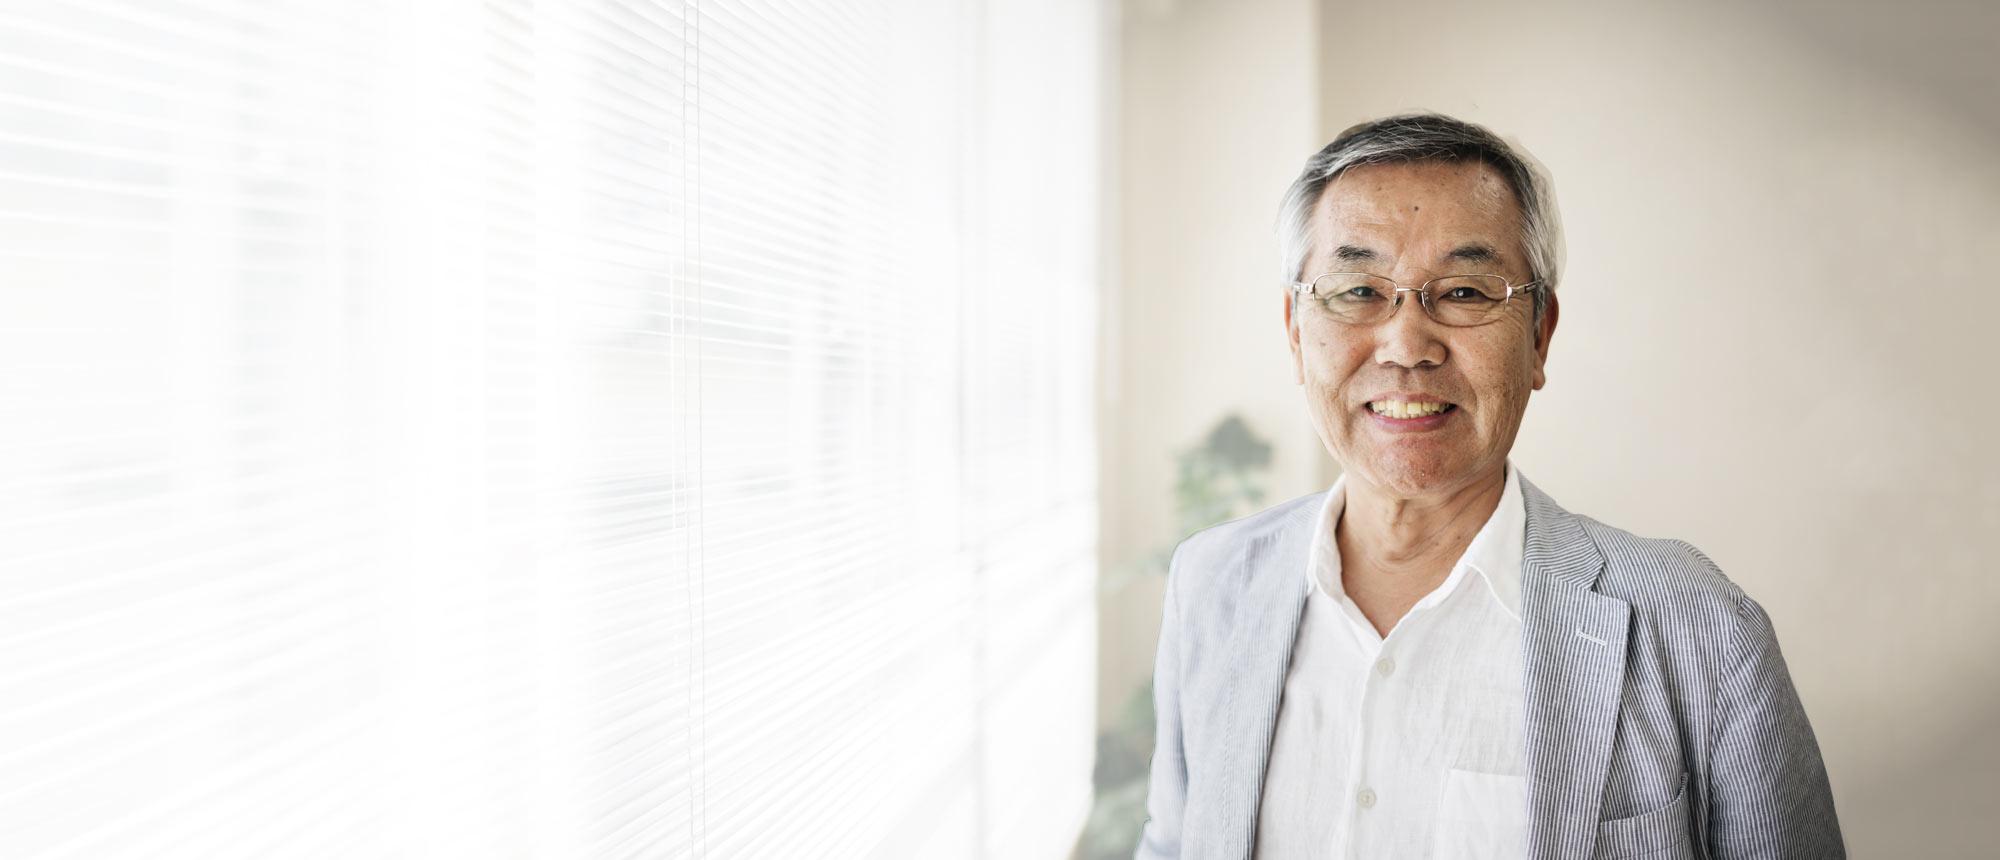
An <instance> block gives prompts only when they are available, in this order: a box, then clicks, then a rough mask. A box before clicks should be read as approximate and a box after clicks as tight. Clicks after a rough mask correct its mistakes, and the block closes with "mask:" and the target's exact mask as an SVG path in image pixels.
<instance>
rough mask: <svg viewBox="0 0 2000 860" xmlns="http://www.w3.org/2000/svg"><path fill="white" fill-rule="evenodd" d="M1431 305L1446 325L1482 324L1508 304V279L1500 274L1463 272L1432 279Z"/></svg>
mask: <svg viewBox="0 0 2000 860" xmlns="http://www.w3.org/2000/svg"><path fill="white" fill-rule="evenodd" d="M1430 292H1431V305H1432V306H1433V307H1434V308H1435V309H1436V314H1437V318H1438V322H1441V323H1444V324H1445V325H1479V324H1480V323H1483V322H1486V321H1487V320H1490V319H1493V318H1494V317H1496V316H1498V315H1499V313H1500V309H1501V308H1503V307H1506V305H1507V281H1506V279H1504V278H1502V277H1500V276H1499V275H1461V276H1458V277H1454V278H1439V279H1438V280H1435V281H1432V282H1431V288H1430Z"/></svg>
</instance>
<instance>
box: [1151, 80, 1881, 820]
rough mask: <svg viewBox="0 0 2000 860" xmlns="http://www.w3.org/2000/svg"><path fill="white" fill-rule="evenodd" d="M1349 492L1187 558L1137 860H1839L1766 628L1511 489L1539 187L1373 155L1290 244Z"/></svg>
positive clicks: (1314, 176)
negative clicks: (1351, 859)
mask: <svg viewBox="0 0 2000 860" xmlns="http://www.w3.org/2000/svg"><path fill="white" fill-rule="evenodd" d="M1279 232H1280V244H1281V246H1282V248H1283V252H1284V253H1283V265H1284V275H1285V281H1286V292H1285V331H1286V333H1287V336H1288V338H1289V340H1290V342H1291V350H1292V363H1293V374H1294V379H1295V381H1296V382H1297V383H1298V384H1301V385H1303V386H1305V391H1306V405H1307V409H1308V412H1309V413H1310V415H1311V418H1312V422H1313V426H1314V427H1315V428H1316V429H1317V431H1318V433H1319V436H1320V440H1321V442H1322V443H1324V444H1325V446H1326V448H1327V451H1328V452H1329V453H1331V454H1332V455H1333V457H1334V459H1336V460H1338V461H1339V462H1340V463H1341V464H1342V466H1343V474H1342V475H1341V477H1340V479H1339V480H1337V481H1335V482H1334V484H1333V486H1332V487H1331V488H1330V489H1328V490H1327V491H1325V492H1323V493H1318V494H1314V495H1310V496H1305V497H1302V498H1298V499H1294V500H1292V501H1290V502H1286V503H1284V504H1281V505H1278V506H1276V507H1273V508H1270V509H1268V510H1265V511H1263V512H1260V513H1257V514H1254V515H1252V516H1249V517H1245V518H1243V519H1239V520H1235V521H1233V522H1229V523H1224V524H1222V525H1219V526H1215V527H1213V528H1210V529H1207V530H1204V531H1202V532H1199V533H1197V534H1195V535H1194V536H1192V537H1189V538H1188V539H1187V540H1185V541H1183V542H1182V543H1181V545H1180V547H1179V548H1178V549H1176V550H1175V552H1174V557H1173V561H1172V563H1171V565H1170V571H1169V575H1168V582H1167V594H1166V598H1165V601H1164V608H1163V616H1162V617H1163V620H1162V625H1161V630H1160V642H1159V654H1158V658H1157V662H1156V664H1155V669H1154V691H1155V692H1154V696H1155V707H1156V711H1157V719H1158V736H1157V741H1156V743H1157V745H1156V747H1155V749H1154V753H1153V759H1152V776H1151V785H1150V793H1149V795H1148V798H1147V812H1148V820H1147V822H1146V825H1145V830H1144V832H1143V834H1142V836H1141V838H1140V844H1139V847H1138V851H1137V854H1136V856H1137V857H1139V858H1166V857H1185V858H1247V857H1252V856H1256V857H1263V858H1293V857H1339V858H1347V857H1360V858H1375V857H1535V858H1590V857H1645V858H1682V857H1689V858H1692V857H1712V858H1737V857H1813V858H1821V857H1841V856H1844V848H1843V846H1842V843H1841V838H1840V829H1839V824H1838V822H1837V821H1836V819H1835V816H1834V809H1833V798H1832V792H1831V790H1830V788H1829V787H1828V784H1827V777H1826V770H1825V767H1824V765H1823V764H1822V763H1821V759H1820V753H1819V748H1818V744H1817V742H1816V741H1815V739H1814V737H1813V733H1812V728H1811V726H1810V725H1809V724H1808V723H1807V721H1806V715H1805V712H1804V710H1803V709H1802V708H1801V706H1800V704H1799V700H1798V696H1797V694H1796V692H1795V691H1794V690H1793V687H1792V682H1791V679H1790V676H1789V674H1788V673H1787V671H1786V668H1785V661H1784V658H1783V657H1782V655H1781V654H1780V653H1779V650H1778V643H1777V640H1776V638H1775V636H1774V634H1773V632H1772V627H1771V622H1770V619H1769V618H1768V617H1767V616H1766V615H1765V613H1764V611H1763V610H1762V609H1761V608H1760V607H1759V606H1758V605H1757V603H1756V602H1754V601H1752V600H1751V599H1750V598H1749V597H1747V596H1745V595H1744V593H1743V591H1742V590H1741V589H1739V588H1737V587H1736V586H1735V585H1733V584H1732V583H1730V582H1729V580H1727V579H1726V578H1724V577H1723V575H1722V573H1721V571H1719V570H1718V569H1717V568H1716V567H1715V565H1714V563H1712V562H1711V561H1709V559H1708V557H1707V556H1705V555H1703V554H1702V553H1701V552H1700V551H1699V550H1696V549H1695V548H1694V547H1693V546H1691V545H1689V544H1687V543H1684V542H1681V541H1675V540H1663V539H1650V538H1641V537H1637V536H1634V535H1632V534H1630V533H1627V532H1624V531H1621V530H1619V529H1616V528H1613V527H1611V526H1608V525H1605V524H1603V523H1600V522H1597V521H1596V520H1593V519H1591V518H1589V517H1586V516H1580V515H1577V514H1572V513H1570V512H1568V511H1566V510H1564V509H1563V508H1562V507H1560V506H1558V505H1557V504H1556V503H1555V502H1554V501H1553V500H1551V499H1550V498H1549V497H1548V496H1547V495H1546V494H1544V493H1542V491H1541V490H1539V489H1538V488H1536V487H1535V485H1534V484H1533V483H1531V482H1529V481H1528V479H1527V478H1526V477H1525V476H1523V475H1521V474H1520V472H1519V470H1518V469H1516V468H1514V466H1513V464H1512V463H1511V462H1509V460H1508V457H1507V454H1508V452H1509V450H1510V449H1511V448H1512V447H1513V444H1514V436H1515V433H1516V432H1517V431H1518V430H1519V429H1520V425H1521V417H1522V414H1523V413H1524V412H1525V411H1526V409H1527V406H1528V398H1529V395H1530V394H1531V393H1532V392H1533V391H1536V390H1539V389H1541V387H1542V385H1543V384H1544V382H1545V379H1544V375H1543V365H1544V363H1545V362H1546V361H1547V359H1548V353H1549V344H1550V341H1551V339H1552V338H1553V337H1554V335H1555V330H1556V320H1557V318H1558V315H1559V306H1558V304H1557V302H1556V293H1555V287H1556V280H1557V275H1558V272H1557V267H1558V258H1559V257H1560V248H1561V241H1560V237H1559V229H1558V227H1557V220H1556V212H1555V208H1554V204H1553V200H1552V198H1551V195H1550V194H1549V191H1548V186H1547V183H1546V180H1545V179H1544V178H1543V177H1542V176H1541V175H1540V174H1539V172H1538V171H1537V170H1536V169H1534V168H1533V167H1532V166H1531V162H1529V161H1527V160H1526V159H1525V157H1523V156H1522V155H1520V154H1519V153H1518V152H1516V151H1515V150H1514V149H1513V148H1511V147H1510V146H1508V144H1506V143H1505V142H1503V141H1502V140H1500V139H1499V138H1497V137H1495V136H1494V135H1493V134H1491V133H1490V132H1488V131H1486V130H1485V129H1483V128H1480V127H1479V126H1475V125H1472V124H1469V123H1465V122H1461V121H1458V120H1455V119H1451V118H1448V117H1443V116H1437V115H1414V116H1401V117H1391V118H1388V119H1383V120H1378V121H1375V122H1371V123H1367V124H1364V125H1360V126H1356V127H1355V128H1352V129H1349V130H1348V131H1346V132H1345V133H1343V134H1342V135H1341V136H1340V137H1339V139H1337V140H1335V141H1334V142H1333V143H1331V144H1329V145H1328V146H1327V147H1326V148H1325V149H1323V150H1321V151H1320V152H1319V153H1318V154H1316V155H1314V156H1313V157H1312V159H1311V160H1310V161H1308V162H1307V164H1306V169H1305V171H1304V172H1303V173H1302V174H1301V175H1300V176H1299V178H1298V180H1297V181H1296V182H1295V183H1294V184H1293V186H1292V188H1291V190H1290V192H1289V193H1288V194H1287V195H1286V198H1285V204H1284V208H1283V212H1282V213H1281V217H1280V224H1279Z"/></svg>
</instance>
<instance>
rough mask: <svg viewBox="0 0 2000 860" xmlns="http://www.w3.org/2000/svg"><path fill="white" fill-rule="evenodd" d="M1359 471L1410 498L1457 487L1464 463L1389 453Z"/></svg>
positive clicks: (1379, 483) (1375, 482)
mask: <svg viewBox="0 0 2000 860" xmlns="http://www.w3.org/2000/svg"><path fill="white" fill-rule="evenodd" d="M1357 471H1360V472H1361V473H1362V476H1363V477H1365V478H1366V479H1367V480H1368V482H1369V483H1371V484H1374V485H1375V486H1377V487H1380V488H1381V489H1382V490H1384V491H1385V492H1388V493H1391V494H1393V495H1395V496H1398V497H1402V498H1411V497H1415V496H1428V495H1431V494H1433V493H1438V492H1441V491H1444V490H1448V489H1451V488H1454V487H1456V486H1458V485H1459V483H1460V482H1461V480H1462V479H1463V478H1464V477H1465V475H1464V472H1465V464H1464V463H1461V462H1458V461H1456V460H1448V459H1440V458H1436V457H1424V456H1396V455H1388V456H1382V457H1376V458H1374V459H1373V460H1372V461H1371V462H1370V463H1369V465H1368V466H1367V467H1366V468H1365V469H1360V470H1357Z"/></svg>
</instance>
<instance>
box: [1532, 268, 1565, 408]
mask: <svg viewBox="0 0 2000 860" xmlns="http://www.w3.org/2000/svg"><path fill="white" fill-rule="evenodd" d="M1561 316H1562V302H1560V301H1558V300H1557V299H1556V294H1555V291H1554V290H1551V291H1549V303H1548V306H1547V307H1545V308H1543V309H1542V322H1541V324H1540V325H1537V326H1535V390H1536V391H1540V390H1542V386H1544V385H1547V384H1548V382H1549V377H1548V374H1546V373H1544V372H1542V368H1543V366H1544V365H1546V364H1548V361H1549V341H1551V340H1554V339H1555V336H1556V319H1557V318H1558V317H1561Z"/></svg>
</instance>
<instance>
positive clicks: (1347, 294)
mask: <svg viewBox="0 0 2000 860" xmlns="http://www.w3.org/2000/svg"><path fill="white" fill-rule="evenodd" d="M1313 297H1314V298H1316V299H1318V300H1319V303H1320V305H1321V306H1323V307H1325V308H1326V310H1327V313H1330V314H1332V315H1334V316H1335V317H1337V318H1339V319H1340V320H1341V321H1342V322H1349V323H1357V324H1361V325H1367V324H1369V323H1374V322H1379V321H1381V320H1383V319H1387V318H1388V316H1389V312H1390V311H1391V310H1393V309H1394V303H1395V300H1396V282H1394V281H1391V280H1389V279H1388V278H1382V277H1377V276H1375V275H1362V274H1348V273H1334V274H1330V275H1321V276H1319V279H1318V280H1315V281H1313Z"/></svg>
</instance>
